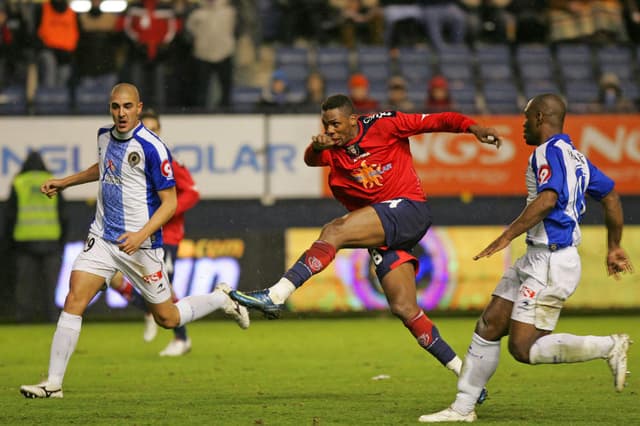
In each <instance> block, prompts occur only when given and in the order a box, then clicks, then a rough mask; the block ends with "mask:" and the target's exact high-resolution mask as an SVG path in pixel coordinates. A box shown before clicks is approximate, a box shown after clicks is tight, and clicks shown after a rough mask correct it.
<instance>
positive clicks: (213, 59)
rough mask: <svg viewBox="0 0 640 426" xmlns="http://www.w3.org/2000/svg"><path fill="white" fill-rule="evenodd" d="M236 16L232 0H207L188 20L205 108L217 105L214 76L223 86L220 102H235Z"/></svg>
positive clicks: (198, 87)
mask: <svg viewBox="0 0 640 426" xmlns="http://www.w3.org/2000/svg"><path fill="white" fill-rule="evenodd" d="M236 17H237V14H236V9H235V8H234V7H233V6H232V5H231V4H230V3H229V2H228V0H205V1H204V3H203V4H202V6H201V7H200V8H199V9H196V10H195V11H193V13H191V15H190V16H189V18H188V20H187V22H186V28H187V30H188V31H189V33H190V34H191V36H192V37H193V56H194V57H195V59H196V67H197V72H196V76H197V77H196V80H197V84H196V93H197V96H198V101H197V105H198V106H199V107H201V108H206V109H207V110H211V109H213V108H214V107H215V104H214V99H212V97H211V94H212V91H211V86H210V84H211V83H212V82H213V81H214V77H215V79H216V80H217V82H218V85H217V87H218V88H219V89H220V97H219V102H218V105H219V106H221V107H223V108H228V107H229V106H230V105H231V88H232V85H233V55H234V51H235V46H236V40H235V29H236Z"/></svg>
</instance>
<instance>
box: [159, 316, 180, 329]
mask: <svg viewBox="0 0 640 426" xmlns="http://www.w3.org/2000/svg"><path fill="white" fill-rule="evenodd" d="M153 319H155V320H156V324H158V325H159V326H160V327H162V328H166V329H173V328H176V327H177V326H179V325H180V324H178V321H177V320H176V319H175V318H169V317H166V316H163V315H154V316H153Z"/></svg>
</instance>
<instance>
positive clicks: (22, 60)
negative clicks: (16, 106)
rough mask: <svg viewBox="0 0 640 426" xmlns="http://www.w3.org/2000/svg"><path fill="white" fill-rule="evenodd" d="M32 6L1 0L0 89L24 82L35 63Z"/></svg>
mask: <svg viewBox="0 0 640 426" xmlns="http://www.w3.org/2000/svg"><path fill="white" fill-rule="evenodd" d="M30 6H32V5H31V4H29V5H27V4H25V3H24V2H16V1H10V0H0V89H2V88H3V87H6V86H11V85H17V84H23V80H24V76H25V75H26V74H27V66H28V64H29V63H33V62H34V49H33V42H32V40H31V37H30V33H31V32H32V31H31V28H30V25H31V24H32V23H31V21H30V19H28V18H29V16H30V15H31V14H30V12H31V8H30ZM34 69H35V68H34Z"/></svg>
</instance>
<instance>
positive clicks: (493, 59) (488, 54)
mask: <svg viewBox="0 0 640 426" xmlns="http://www.w3.org/2000/svg"><path fill="white" fill-rule="evenodd" d="M475 50H476V60H477V61H478V63H480V64H482V63H494V64H496V63H498V64H509V63H511V48H510V47H509V45H507V44H479V45H476V49H475Z"/></svg>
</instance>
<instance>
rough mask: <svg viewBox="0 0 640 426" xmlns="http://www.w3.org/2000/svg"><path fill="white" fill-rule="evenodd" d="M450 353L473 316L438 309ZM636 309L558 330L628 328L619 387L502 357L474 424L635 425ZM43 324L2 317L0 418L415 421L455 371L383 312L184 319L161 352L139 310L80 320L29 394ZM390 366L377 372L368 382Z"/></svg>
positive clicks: (42, 356) (40, 361)
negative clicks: (57, 378)
mask: <svg viewBox="0 0 640 426" xmlns="http://www.w3.org/2000/svg"><path fill="white" fill-rule="evenodd" d="M435 321H436V323H437V324H438V327H439V328H440V331H441V333H442V335H443V336H444V337H445V338H446V339H447V340H448V341H449V342H450V344H451V345H452V346H453V347H454V349H455V350H456V351H457V352H458V354H459V355H461V356H463V355H464V353H465V351H466V347H467V345H468V343H469V340H470V337H471V332H472V329H473V325H474V323H475V319H473V318H449V317H437V318H435ZM639 324H640V322H639V318H638V316H621V317H594V316H588V317H571V316H568V317H564V318H562V319H561V321H560V324H559V327H558V330H557V331H559V332H562V331H564V332H571V333H575V334H611V333H614V332H620V331H626V332H628V333H630V334H631V335H632V338H634V337H635V339H636V341H639V342H638V343H637V344H636V345H635V346H632V347H631V350H630V353H629V355H630V358H629V369H630V370H631V371H633V372H634V373H635V375H632V376H630V378H629V380H628V386H627V388H626V389H625V390H624V392H622V393H616V392H615V391H614V389H613V379H612V376H611V374H610V372H609V369H608V367H607V364H606V362H605V361H600V360H597V361H591V362H588V363H581V364H573V365H543V366H527V365H522V364H518V363H516V362H515V361H514V360H513V359H511V358H510V356H509V354H508V353H507V350H506V346H505V344H506V342H503V351H502V359H501V362H500V366H499V368H498V371H497V372H496V374H495V376H494V377H493V379H492V380H491V381H490V383H489V386H488V388H489V399H488V400H487V402H485V404H484V405H482V406H480V407H479V408H478V410H477V412H478V416H479V422H481V423H485V424H499V425H523V424H532V425H534V424H535V425H570V424H574V425H589V424H591V425H600V426H601V425H632V424H640V397H639V395H638V393H639V390H640V379H639V377H640V353H639V352H640V326H639ZM53 330H54V326H53V325H34V326H24V325H23V326H15V325H4V326H0V377H1V380H0V424H6V425H21V424H25V425H35V424H48V425H87V424H90V425H178V424H180V425H189V424H197V425H314V426H318V425H411V424H416V425H417V424H419V423H418V421H417V419H418V417H419V416H420V415H421V414H425V413H430V412H433V411H437V410H440V409H443V408H445V407H447V406H448V405H449V404H450V403H451V402H452V400H453V398H454V396H455V392H456V380H455V378H454V376H453V374H451V373H450V372H449V371H448V370H446V369H445V368H443V367H441V366H440V365H439V364H438V363H437V362H436V361H435V360H434V359H433V358H432V357H431V356H430V355H428V354H427V353H425V352H424V351H423V350H421V349H420V348H419V347H418V346H417V344H416V343H415V342H414V340H413V338H412V337H411V335H410V334H409V333H408V332H407V331H406V330H405V329H404V327H403V326H402V324H401V323H400V322H399V321H397V320H395V319H393V318H389V317H379V318H371V317H368V318H351V319H309V318H301V319H285V320H279V321H265V320H256V321H254V323H253V324H252V327H251V328H250V329H249V330H246V331H242V330H240V329H239V328H237V327H236V326H235V324H234V323H232V322H229V321H201V322H197V323H194V324H191V325H189V335H190V336H191V338H192V340H193V351H192V352H191V353H190V354H189V355H187V356H185V357H180V358H161V357H159V356H158V355H157V354H158V352H159V351H160V350H161V349H162V348H163V347H164V345H165V344H166V343H167V342H168V341H169V339H170V338H171V334H170V333H169V332H163V331H161V332H160V333H159V335H158V337H157V338H156V340H155V341H154V342H152V343H144V342H143V341H142V321H140V322H136V323H104V322H91V321H86V322H85V324H84V325H83V329H82V334H81V336H80V341H79V343H78V347H77V350H76V352H75V353H74V355H73V357H72V359H71V362H70V364H69V368H68V370H67V375H66V379H65V383H64V394H65V397H64V399H61V400H27V399H25V398H23V397H22V395H20V393H19V391H18V388H19V386H20V385H21V384H32V383H36V382H38V381H39V380H41V379H42V378H43V377H45V375H46V370H47V365H48V358H49V345H50V342H51V337H52V335H53ZM379 375H388V376H389V378H387V379H383V380H373V379H372V378H373V377H375V376H379Z"/></svg>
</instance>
